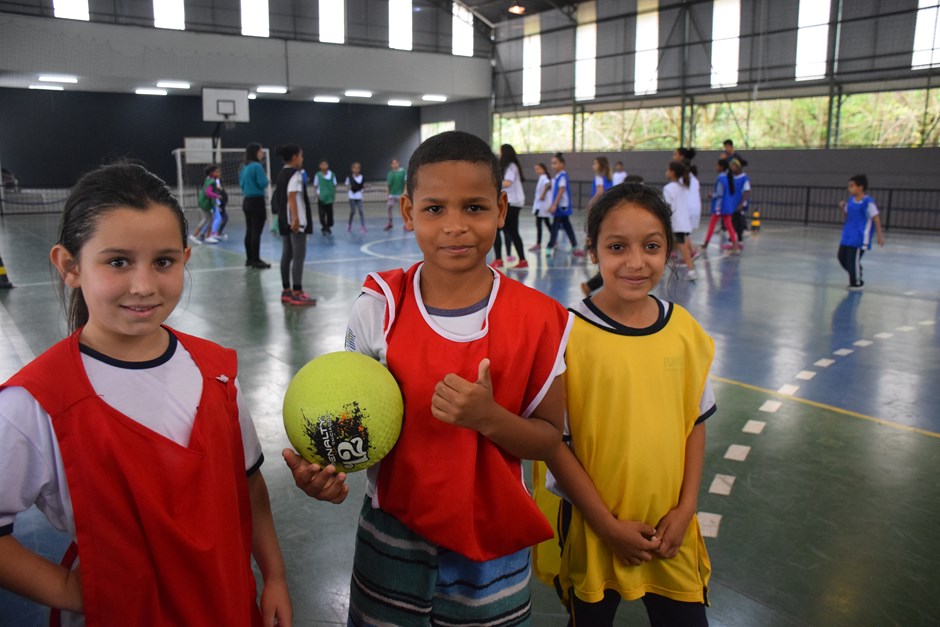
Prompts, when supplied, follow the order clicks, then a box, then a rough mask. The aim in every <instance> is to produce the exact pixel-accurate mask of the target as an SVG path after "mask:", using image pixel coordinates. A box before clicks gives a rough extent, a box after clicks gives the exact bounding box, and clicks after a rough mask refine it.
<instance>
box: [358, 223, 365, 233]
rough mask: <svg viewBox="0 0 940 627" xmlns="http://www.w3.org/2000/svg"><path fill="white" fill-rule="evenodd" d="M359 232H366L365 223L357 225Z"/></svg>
mask: <svg viewBox="0 0 940 627" xmlns="http://www.w3.org/2000/svg"><path fill="white" fill-rule="evenodd" d="M359 232H360V233H365V232H366V225H365V224H363V225H362V226H360V227H359Z"/></svg>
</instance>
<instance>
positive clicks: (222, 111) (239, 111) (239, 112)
mask: <svg viewBox="0 0 940 627" xmlns="http://www.w3.org/2000/svg"><path fill="white" fill-rule="evenodd" d="M202 121H203V122H248V121H249V119H248V90H247V89H216V88H213V87H203V88H202Z"/></svg>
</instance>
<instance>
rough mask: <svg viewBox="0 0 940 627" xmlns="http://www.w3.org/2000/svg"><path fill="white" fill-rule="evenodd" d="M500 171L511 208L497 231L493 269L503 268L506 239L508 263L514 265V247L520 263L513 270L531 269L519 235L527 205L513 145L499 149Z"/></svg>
mask: <svg viewBox="0 0 940 627" xmlns="http://www.w3.org/2000/svg"><path fill="white" fill-rule="evenodd" d="M499 169H500V170H502V172H503V191H505V192H506V202H507V203H508V205H509V206H508V209H507V210H506V222H505V225H504V226H503V227H502V228H501V229H497V231H496V244H495V245H494V247H493V252H495V253H496V259H495V260H494V261H493V267H494V268H502V267H503V250H502V248H503V246H502V240H503V238H504V237H505V240H506V261H507V262H509V263H512V261H513V256H512V247H513V246H515V247H516V252H517V253H518V254H519V263H517V264H516V265H515V266H513V269H514V270H523V269H525V268H528V267H529V262H528V261H526V259H525V250H524V248H523V244H522V236H521V235H520V234H519V214H520V213H522V207H523V206H524V205H525V190H524V189H523V188H522V184H523V183H524V182H525V177H524V176H523V175H522V164H520V163H519V157H518V156H517V155H516V149H515V148H513V147H512V145H511V144H503V145H502V146H500V147H499Z"/></svg>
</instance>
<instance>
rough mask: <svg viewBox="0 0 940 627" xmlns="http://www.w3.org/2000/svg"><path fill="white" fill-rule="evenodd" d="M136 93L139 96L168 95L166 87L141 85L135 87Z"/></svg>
mask: <svg viewBox="0 0 940 627" xmlns="http://www.w3.org/2000/svg"><path fill="white" fill-rule="evenodd" d="M134 93H135V94H137V95H138V96H166V90H165V89H154V88H153V87H141V88H139V89H135V90H134Z"/></svg>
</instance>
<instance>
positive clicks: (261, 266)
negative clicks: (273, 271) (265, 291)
mask: <svg viewBox="0 0 940 627" xmlns="http://www.w3.org/2000/svg"><path fill="white" fill-rule="evenodd" d="M251 267H252V268H257V269H258V270H266V269H267V268H270V267H271V264H269V263H268V262H267V261H264V260H263V259H259V260H258V261H256V262H254V263H253V264H251Z"/></svg>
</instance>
